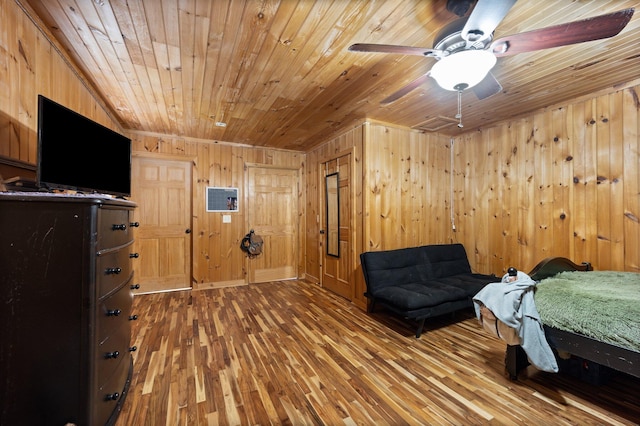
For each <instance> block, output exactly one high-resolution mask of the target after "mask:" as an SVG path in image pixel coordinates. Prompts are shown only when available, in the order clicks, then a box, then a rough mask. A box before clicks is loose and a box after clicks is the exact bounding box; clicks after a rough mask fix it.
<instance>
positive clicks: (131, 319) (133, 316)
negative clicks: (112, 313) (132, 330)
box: [129, 315, 138, 321]
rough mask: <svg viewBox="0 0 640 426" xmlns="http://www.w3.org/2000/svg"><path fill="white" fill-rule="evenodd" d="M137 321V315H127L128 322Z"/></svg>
mask: <svg viewBox="0 0 640 426" xmlns="http://www.w3.org/2000/svg"><path fill="white" fill-rule="evenodd" d="M137 319H138V316H137V315H129V321H135V320H137Z"/></svg>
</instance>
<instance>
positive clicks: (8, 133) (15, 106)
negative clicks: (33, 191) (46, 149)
mask: <svg viewBox="0 0 640 426" xmlns="http://www.w3.org/2000/svg"><path fill="white" fill-rule="evenodd" d="M0 22H2V25H0V156H3V157H7V158H11V159H15V160H20V161H22V162H25V163H29V164H35V163H36V161H37V153H36V151H37V146H38V139H37V136H38V135H37V128H38V94H42V95H44V96H46V97H48V98H50V99H52V100H54V101H56V102H58V103H60V104H62V105H64V106H66V107H68V108H70V109H72V110H74V111H77V112H79V113H80V114H82V115H84V116H86V117H89V118H91V119H92V120H94V121H96V122H98V123H100V124H102V125H104V126H107V127H109V128H111V129H112V130H115V131H118V132H120V133H122V129H121V128H120V126H119V124H118V123H117V121H115V120H113V119H112V117H111V115H110V114H109V112H108V110H107V108H106V107H105V106H104V103H103V102H102V101H101V99H100V98H99V97H98V96H97V95H96V94H95V92H94V91H93V90H92V89H91V87H90V86H89V84H88V83H86V82H85V81H84V80H83V79H81V78H80V77H79V74H78V72H77V70H76V69H75V68H74V67H73V66H72V65H70V63H69V62H67V61H66V60H65V56H64V55H62V54H60V48H59V47H58V45H57V44H56V43H55V42H52V40H53V37H50V36H49V35H48V34H47V33H46V32H43V31H46V30H42V29H41V28H45V26H44V25H40V28H39V27H38V26H37V25H35V24H34V22H33V21H32V20H31V19H30V17H29V16H28V15H27V14H26V13H25V12H24V11H23V10H22V9H21V8H20V7H19V6H18V5H17V4H16V3H15V2H14V1H12V0H0ZM90 143H91V140H90V139H88V140H87V149H90ZM9 177H11V176H4V178H9Z"/></svg>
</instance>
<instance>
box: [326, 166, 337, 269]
mask: <svg viewBox="0 0 640 426" xmlns="http://www.w3.org/2000/svg"><path fill="white" fill-rule="evenodd" d="M330 185H331V186H330ZM329 188H332V189H334V188H335V192H333V193H331V192H330V190H329ZM325 207H326V215H325V220H326V245H327V249H326V251H327V255H328V256H333V257H340V179H339V175H338V172H335V173H331V174H328V175H326V176H325ZM334 216H335V218H334ZM334 219H335V220H334ZM334 224H335V228H334V229H332V227H331V226H332V225H334ZM332 231H333V232H332ZM334 237H335V240H334V241H331V239H332V238H334ZM332 242H333V244H331V243H332Z"/></svg>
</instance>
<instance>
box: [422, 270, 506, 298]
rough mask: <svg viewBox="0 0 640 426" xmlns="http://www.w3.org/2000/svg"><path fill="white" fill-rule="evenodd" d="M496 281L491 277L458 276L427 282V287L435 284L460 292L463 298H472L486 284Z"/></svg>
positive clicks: (480, 275) (479, 275) (475, 275)
mask: <svg viewBox="0 0 640 426" xmlns="http://www.w3.org/2000/svg"><path fill="white" fill-rule="evenodd" d="M496 280H498V278H497V277H494V276H492V275H482V274H458V275H454V276H451V277H442V278H437V279H434V280H432V281H430V282H429V284H428V285H432V283H434V282H437V283H438V284H439V285H443V286H448V287H450V288H456V289H458V290H460V291H461V292H462V293H463V294H464V296H465V297H473V296H475V294H476V293H478V292H479V291H480V290H482V289H483V288H484V286H486V285H487V284H488V283H490V282H494V281H496Z"/></svg>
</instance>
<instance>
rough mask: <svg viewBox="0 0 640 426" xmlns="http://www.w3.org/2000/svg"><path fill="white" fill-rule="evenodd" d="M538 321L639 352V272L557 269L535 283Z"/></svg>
mask: <svg viewBox="0 0 640 426" xmlns="http://www.w3.org/2000/svg"><path fill="white" fill-rule="evenodd" d="M535 303H536V308H537V309H538V312H539V313H540V318H541V320H542V323H543V324H545V325H547V326H550V327H554V328H557V329H560V330H565V331H571V332H574V333H578V334H582V335H585V336H588V337H591V338H593V339H596V340H599V341H602V342H606V343H610V344H612V345H615V346H620V347H623V348H627V349H630V350H632V351H636V352H640V274H637V273H633V272H614V271H593V272H561V273H559V274H557V275H556V276H554V277H550V278H546V279H544V280H542V281H540V282H539V283H538V286H537V290H536V294H535Z"/></svg>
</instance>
